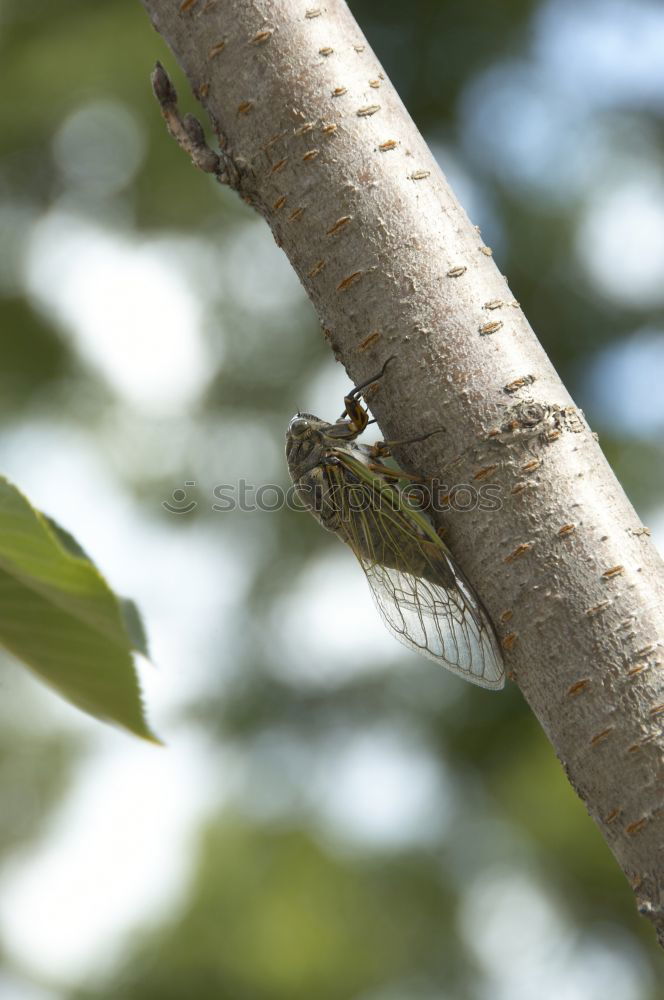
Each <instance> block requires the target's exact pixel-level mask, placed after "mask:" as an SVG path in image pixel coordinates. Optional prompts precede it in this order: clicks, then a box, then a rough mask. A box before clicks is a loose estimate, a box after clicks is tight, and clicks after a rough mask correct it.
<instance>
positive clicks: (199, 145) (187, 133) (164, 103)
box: [150, 62, 237, 187]
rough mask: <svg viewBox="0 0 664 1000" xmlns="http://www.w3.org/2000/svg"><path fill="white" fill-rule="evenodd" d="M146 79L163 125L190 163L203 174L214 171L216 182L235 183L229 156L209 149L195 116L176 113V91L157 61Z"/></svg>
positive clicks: (235, 185)
mask: <svg viewBox="0 0 664 1000" xmlns="http://www.w3.org/2000/svg"><path fill="white" fill-rule="evenodd" d="M150 79H151V82H152V90H153V92H154V95H155V97H156V98H157V100H158V101H159V107H160V108H161V114H162V117H163V119H164V121H165V122H166V128H167V129H168V131H169V132H170V134H171V135H172V136H173V138H174V139H175V141H176V142H177V144H178V146H179V147H180V148H181V149H183V150H184V151H185V153H186V154H187V155H188V156H189V158H190V159H191V162H192V163H193V164H194V166H195V167H198V169H199V170H203V171H204V172H205V173H206V174H214V176H215V177H216V178H217V180H218V181H219V183H220V184H228V185H229V186H230V187H237V179H236V177H235V173H236V171H235V170H234V168H233V166H232V164H231V163H230V160H229V159H228V158H227V157H226V156H224V154H223V152H222V153H221V154H219V153H215V151H214V150H213V149H210V147H209V146H208V144H207V142H206V140H205V132H204V131H203V126H202V125H201V123H200V122H199V120H198V118H196V117H195V116H194V115H192V114H189V113H187V114H186V115H185V116H184V118H183V117H182V116H181V115H180V112H179V111H178V95H177V91H176V89H175V87H174V86H173V83H172V81H171V79H170V77H169V75H168V73H167V72H166V70H165V69H164V67H163V66H162V65H161V63H160V62H158V63H157V64H156V66H155V68H154V70H153V71H152V75H151V77H150Z"/></svg>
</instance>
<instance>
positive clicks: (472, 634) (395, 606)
mask: <svg viewBox="0 0 664 1000" xmlns="http://www.w3.org/2000/svg"><path fill="white" fill-rule="evenodd" d="M360 562H361V564H362V568H363V569H364V572H365V574H366V577H367V580H368V581H369V586H370V588H371V593H372V596H373V599H374V602H375V604H376V607H377V608H378V611H379V612H380V616H381V618H382V619H383V621H384V622H385V624H386V625H387V627H388V629H389V630H390V632H391V633H392V635H393V636H395V638H397V639H399V640H400V642H402V643H404V645H405V646H409V647H410V648H411V649H413V650H415V652H417V653H421V654H422V655H423V656H428V657H429V658H430V659H431V660H437V661H438V662H439V663H442V664H443V665H444V666H445V667H447V669H448V670H451V671H452V672H453V673H455V674H459V676H461V677H464V678H465V679H466V680H468V681H472V683H473V684H479V685H480V686H481V687H486V688H493V689H498V688H502V687H503V685H504V683H505V672H504V669H503V662H502V656H501V653H500V650H499V649H498V644H497V642H496V638H495V636H494V633H493V628H492V626H491V623H490V622H489V621H488V620H487V618H486V615H485V613H484V611H483V610H482V608H481V606H480V605H479V604H478V602H477V601H476V600H475V598H474V596H473V594H472V592H471V591H470V590H469V588H468V587H467V585H466V584H465V583H464V582H463V581H462V580H460V579H457V583H456V586H454V587H448V586H442V585H440V584H435V583H432V582H431V581H430V580H423V579H422V578H421V577H417V576H413V575H412V574H411V573H405V572H403V571H402V570H398V569H393V568H390V567H389V566H379V565H377V564H376V563H373V564H371V563H368V562H366V561H365V560H364V559H360Z"/></svg>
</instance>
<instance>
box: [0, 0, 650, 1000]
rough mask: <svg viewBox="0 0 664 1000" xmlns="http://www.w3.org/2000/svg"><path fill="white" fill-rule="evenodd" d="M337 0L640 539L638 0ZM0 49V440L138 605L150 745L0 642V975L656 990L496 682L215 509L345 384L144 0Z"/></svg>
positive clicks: (646, 258)
mask: <svg viewBox="0 0 664 1000" xmlns="http://www.w3.org/2000/svg"><path fill="white" fill-rule="evenodd" d="M351 6H352V8H353V11H354V13H355V15H356V17H357V18H358V20H359V22H360V25H361V26H362V28H363V29H364V31H365V33H366V34H367V36H368V38H369V40H370V42H371V43H372V45H373V46H374V48H375V49H376V51H377V53H378V55H379V57H380V58H381V60H382V61H383V63H384V66H385V68H386V70H387V72H388V73H389V74H390V76H391V77H392V79H393V80H394V82H395V84H396V86H397V88H398V90H399V91H400V93H401V95H402V97H403V99H404V101H405V103H406V105H407V106H408V108H409V110H410V111H411V113H412V115H413V117H414V118H415V120H416V122H417V123H418V125H419V126H420V128H421V129H422V131H423V132H424V134H425V136H426V137H427V139H428V141H429V142H430V144H431V146H432V148H433V149H434V150H435V153H436V155H437V157H438V158H439V160H440V163H441V165H442V166H443V169H444V170H445V171H446V172H447V174H448V176H449V177H450V179H451V181H452V183H453V186H454V187H455V189H456V191H457V193H458V195H459V196H460V198H461V200H462V202H463V203H464V205H465V207H466V209H467V210H468V212H469V215H470V216H471V218H472V220H473V222H475V223H478V224H479V225H480V226H481V227H482V231H483V235H484V237H485V239H486V242H487V243H489V244H490V245H491V246H493V248H494V252H495V257H496V260H497V262H498V264H499V266H500V267H501V269H502V270H503V271H504V272H505V273H506V274H507V276H508V279H509V281H510V283H511V286H512V289H513V291H514V293H515V295H516V296H517V298H518V299H519V300H520V302H521V303H522V305H523V307H524V309H525V311H526V314H527V315H528V316H529V317H530V319H531V321H532V323H533V325H534V327H535V329H536V330H537V332H538V334H539V336H540V338H541V339H542V341H543V343H544V345H545V347H546V349H547V350H548V352H549V353H550V355H551V357H552V359H553V361H554V363H555V364H556V366H557V368H558V370H559V371H560V373H561V375H562V376H563V378H564V380H565V381H566V382H567V384H568V386H569V388H570V389H571V391H572V394H573V395H574V397H575V399H576V401H577V402H578V404H579V405H580V406H582V407H583V409H584V410H585V411H586V413H587V414H588V416H589V418H590V420H591V422H592V423H593V426H594V427H595V429H596V430H597V431H598V432H599V434H600V440H601V442H602V445H603V447H604V449H605V451H606V453H607V455H608V457H609V458H610V460H611V462H612V464H613V466H614V468H615V470H616V472H617V474H618V476H619V477H620V479H621V481H622V482H623V484H624V486H625V488H626V490H627V492H628V494H629V495H630V497H631V499H632V500H633V502H634V504H635V505H636V507H637V508H638V510H639V512H640V514H641V516H642V518H643V519H644V521H645V523H646V524H649V525H650V526H651V527H652V529H653V534H654V535H655V537H656V538H657V537H659V539H660V542H661V540H662V539H663V538H664V508H663V507H662V505H661V497H662V486H663V485H664V483H663V480H664V462H663V461H662V458H663V454H662V450H663V449H662V441H661V438H662V429H663V427H664V393H662V391H661V383H662V374H663V372H664V313H663V307H664V161H663V149H664V60H662V52H663V51H664V6H662V4H661V3H658V2H652V3H648V2H641V0H588V2H584V3H578V2H574V0H539V2H538V0H411V2H410V3H408V4H403V3H400V2H396V0H380V2H378V0H355V2H354V3H352V5H351ZM0 46H1V55H0V59H1V63H2V67H3V97H2V122H1V127H0V155H1V161H0V330H1V344H2V355H1V357H2V365H1V369H2V370H1V372H0V414H1V417H2V433H1V434H0V471H2V472H3V473H4V474H6V475H8V476H10V477H11V478H12V479H13V480H14V481H15V482H16V483H17V484H18V485H19V486H20V487H21V488H23V489H24V490H25V491H26V492H27V493H28V495H29V496H30V497H31V499H32V500H33V502H35V503H36V504H38V505H39V506H41V507H42V509H44V510H46V511H47V512H48V513H50V514H51V515H53V516H55V517H56V518H57V519H58V520H59V521H60V522H61V523H62V524H63V525H65V526H66V527H67V528H69V529H70V530H71V531H73V532H74V533H75V534H76V536H77V537H78V539H79V540H80V542H81V543H82V544H83V546H84V547H85V548H86V549H87V550H88V551H89V552H90V553H91V554H92V555H93V557H94V558H95V559H96V560H97V561H98V563H99V564H100V566H102V567H103V569H104V570H105V572H106V573H107V576H108V578H109V580H110V582H111V583H112V584H113V585H114V587H115V588H116V589H117V590H119V591H120V592H121V593H126V594H129V595H131V596H133V597H134V598H136V600H137V601H138V603H139V605H140V606H141V608H142V609H143V612H144V616H145V619H146V623H147V627H148V631H149V636H150V640H151V646H152V651H153V661H154V665H148V664H141V674H142V677H143V681H144V685H145V689H146V700H147V704H148V706H149V712H150V716H151V719H152V721H153V724H154V726H155V727H156V729H157V731H158V732H159V733H160V734H161V735H162V737H163V738H164V739H165V740H166V742H167V744H168V745H167V749H158V748H154V747H151V746H148V745H142V744H141V743H140V742H139V741H138V740H133V739H132V738H131V737H129V736H126V735H124V734H123V733H121V732H119V731H116V730H113V729H110V728H106V727H104V726H103V725H102V724H101V723H96V722H94V721H92V720H88V719H87V718H86V717H84V716H83V715H82V714H80V713H78V712H77V711H76V710H75V709H73V708H70V707H69V706H68V705H66V704H65V703H63V702H61V701H59V700H58V699H57V698H56V696H55V695H52V694H50V693H49V692H48V691H47V690H46V689H44V688H42V687H41V686H40V685H39V684H38V683H37V681H35V680H33V679H32V677H31V676H29V675H28V674H27V673H26V672H25V671H24V669H23V668H22V667H21V666H20V665H18V664H17V663H16V662H15V661H12V660H11V659H10V658H8V657H2V659H1V660H0V669H1V673H0V683H1V685H2V699H1V701H0V800H1V805H0V998H2V1000H16V998H19V1000H56V998H57V1000H60V998H62V1000H105V998H111V997H113V998H116V997H123V998H131V1000H133V998H136V1000H151V998H157V997H158V998H159V1000H184V998H188V1000H190V998H195V1000H198V998H205V1000H207V998H212V997H214V998H224V1000H226V998H228V1000H311V998H313V997H316V998H317V1000H466V998H467V1000H522V998H523V1000H531V998H533V997H538V998H540V1000H548V998H554V997H555V998H556V1000H577V998H578V1000H595V998H597V1000H600V998H601V1000H605V998H606V997H607V996H612V997H617V998H620V1000H654V998H657V997H662V996H664V961H663V959H662V956H661V954H660V953H659V951H658V949H657V947H656V945H655V942H654V936H653V935H652V933H651V931H650V929H649V927H648V926H647V925H646V924H645V922H643V921H641V920H640V919H639V918H638V917H637V916H636V913H635V911H634V904H633V899H632V895H631V892H630V890H629V888H628V887H627V885H626V883H625V882H624V879H623V877H622V875H621V874H620V872H619V871H618V868H617V866H616V864H615V863H614V861H613V859H612V857H611V855H610V854H609V851H608V849H607V848H606V846H605V845H604V843H603V841H602V840H601V838H600V836H599V834H598V833H597V831H596V830H595V828H594V826H593V824H592V823H591V821H590V820H589V819H588V817H587V816H586V814H585V811H584V809H583V807H582V806H581V804H580V803H579V802H578V801H577V800H576V798H575V796H574V794H573V793H572V791H571V790H570V788H569V787H568V785H567V782H566V780H565V778H564V776H563V773H562V769H561V768H560V766H559V764H558V762H557V761H556V759H555V757H554V755H553V752H552V751H551V749H550V747H549V745H548V744H547V742H546V740H545V738H544V736H543V735H542V733H541V732H540V730H539V728H538V726H537V724H536V723H535V722H534V720H533V719H532V718H531V717H530V715H529V713H528V711H527V709H526V708H525V706H524V704H523V702H522V700H521V698H520V696H519V693H518V691H517V690H515V689H513V688H512V687H508V689H507V690H506V692H505V693H503V694H501V695H492V694H489V693H486V692H483V691H481V690H479V689H474V688H472V687H470V686H468V685H465V684H463V683H462V682H460V681H457V680H456V679H454V678H453V677H451V676H447V675H446V674H445V672H444V671H441V670H439V669H436V667H435V665H433V664H430V663H428V662H425V661H424V660H420V659H418V658H417V657H415V656H412V655H410V654H408V653H407V652H406V651H405V650H403V649H402V648H401V647H400V646H399V645H398V644H396V643H395V642H394V641H393V640H392V639H391V638H390V637H389V635H388V634H387V633H386V632H384V630H383V629H382V626H381V625H380V623H379V621H378V620H377V618H376V615H375V612H374V609H373V605H372V604H371V600H370V596H369V593H368V589H367V588H366V585H365V582H364V580H363V578H362V574H361V573H360V571H359V569H358V567H357V566H356V565H355V564H354V561H353V559H352V557H351V556H350V555H349V554H348V553H347V552H345V551H344V550H343V549H342V547H341V546H340V545H339V544H338V542H337V541H336V540H335V539H334V538H332V537H331V536H326V535H325V533H323V532H322V531H320V529H319V528H318V526H317V525H316V524H315V523H314V521H313V519H310V518H308V517H307V516H306V515H304V514H298V513H294V512H292V511H289V510H280V511H275V512H271V513H265V512H262V513H261V512H256V511H241V510H235V511H230V512H229V511H225V512H222V511H218V510H214V509H213V504H214V503H215V502H216V501H215V497H214V495H213V490H214V488H215V486H217V485H219V484H233V483H237V482H238V481H239V480H240V479H244V480H245V481H246V482H247V484H249V485H253V486H260V485H261V484H265V483H277V484H282V485H283V486H286V485H287V474H286V469H285V464H284V458H283V433H284V429H285V425H286V423H287V420H288V419H289V417H290V416H291V414H292V413H293V412H295V411H296V410H298V409H304V410H307V411H310V412H315V413H320V414H321V415H323V416H327V417H330V418H332V417H334V416H336V415H337V413H338V411H339V409H340V398H341V396H342V394H343V391H344V389H345V388H346V386H347V382H346V379H345V377H344V373H343V371H342V370H341V368H340V367H339V366H338V365H335V363H334V361H333V359H332V357H331V355H330V352H329V350H328V349H327V348H326V346H325V343H324V338H323V337H322V335H321V332H320V329H319V325H318V322H317V320H316V317H315V315H314V313H313V310H312V308H311V306H310V304H309V303H308V301H307V300H306V298H305V296H304V293H303V291H302V289H301V288H300V287H299V285H298V282H297V280H296V279H295V277H294V275H293V274H292V273H291V271H290V269H289V266H288V263H287V261H286V259H285V257H284V256H283V255H282V253H281V251H279V250H278V249H277V248H276V246H275V245H274V243H273V241H272V238H271V236H270V234H269V232H268V229H267V227H266V226H265V224H264V223H263V222H262V221H261V220H260V219H259V218H258V217H256V216H255V215H254V214H252V212H251V211H250V210H249V209H248V208H247V207H246V206H245V205H243V204H242V203H241V202H240V201H239V199H237V198H236V197H235V196H234V195H232V194H229V193H228V192H226V191H224V190H222V189H220V188H219V187H218V186H215V184H214V182H213V181H212V180H211V179H210V178H209V177H206V176H204V175H202V174H199V173H197V172H196V171H194V169H193V168H192V167H191V166H190V164H189V163H188V161H187V159H186V157H185V156H184V155H183V154H182V153H181V152H180V151H179V150H178V149H177V148H176V147H175V145H174V144H173V143H172V141H171V140H170V139H169V138H168V137H167V135H166V133H165V130H164V127H163V124H162V121H161V118H160V116H159V113H158V109H157V107H156V106H155V104H154V101H153V99H152V97H151V93H150V88H149V82H148V77H149V73H150V70H151V68H152V65H153V64H154V61H155V59H157V58H160V59H162V60H163V61H164V63H165V64H166V66H167V67H168V68H169V70H170V71H171V72H172V74H173V76H174V78H175V80H176V82H178V84H179V89H180V91H181V95H182V98H183V104H184V106H185V108H186V107H189V108H192V109H193V107H194V105H193V101H192V100H191V98H190V96H189V95H188V92H187V87H186V86H185V85H184V83H183V82H182V80H181V77H180V75H179V73H178V72H177V69H176V67H175V65H174V61H173V59H172V58H171V57H170V55H169V53H168V52H167V51H166V50H165V47H164V45H163V42H162V41H161V39H160V38H159V37H158V36H157V35H156V34H155V33H154V32H153V30H152V28H151V27H150V24H149V22H148V19H147V17H146V15H145V14H144V12H143V10H142V8H141V6H140V4H139V3H138V2H137V0H135V2H125V0H104V2H103V3H101V2H96V3H95V2H90V0H59V2H58V3H53V2H52V0H4V3H3V4H2V7H1V8H0ZM178 491H180V492H178ZM164 501H166V502H169V503H170V504H171V506H175V507H177V508H178V509H180V508H181V509H182V511H183V512H182V513H171V512H169V511H168V510H167V509H166V508H165V507H164V506H163V503H164ZM192 503H194V504H195V505H196V506H195V507H194V508H193V509H191V510H190V511H189V512H188V513H184V508H188V507H189V506H190V504H192Z"/></svg>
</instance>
